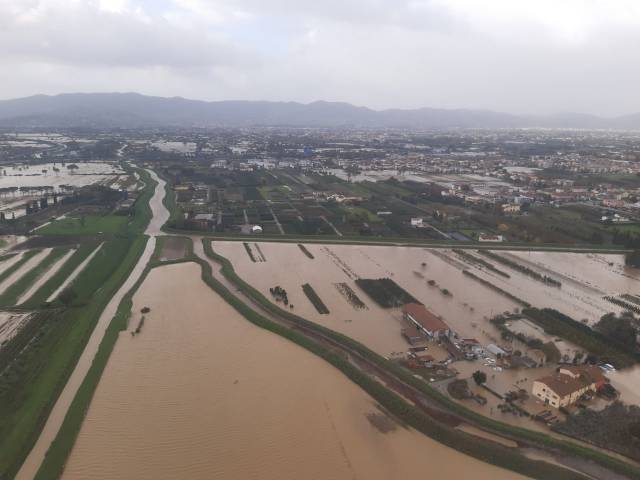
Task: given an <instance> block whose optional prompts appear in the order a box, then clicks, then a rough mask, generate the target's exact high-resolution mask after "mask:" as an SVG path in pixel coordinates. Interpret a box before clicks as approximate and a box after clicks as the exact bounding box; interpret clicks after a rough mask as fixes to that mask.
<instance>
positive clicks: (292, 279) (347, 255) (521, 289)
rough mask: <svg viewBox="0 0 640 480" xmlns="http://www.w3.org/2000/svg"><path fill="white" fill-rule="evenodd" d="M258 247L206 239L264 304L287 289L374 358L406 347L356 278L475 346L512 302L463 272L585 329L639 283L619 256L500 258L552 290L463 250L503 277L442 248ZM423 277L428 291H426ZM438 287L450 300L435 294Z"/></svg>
mask: <svg viewBox="0 0 640 480" xmlns="http://www.w3.org/2000/svg"><path fill="white" fill-rule="evenodd" d="M258 245H259V247H260V250H261V251H262V252H263V255H264V257H265V259H266V261H265V262H253V261H252V260H251V259H250V258H249V256H248V255H247V252H246V251H245V248H244V246H243V245H242V243H240V242H223V241H215V242H214V249H215V250H216V251H217V252H219V253H220V254H221V255H224V256H225V257H227V258H229V259H230V260H231V261H232V262H233V265H234V267H235V268H236V271H237V272H238V274H239V275H240V276H241V277H242V278H244V279H245V280H247V281H248V282H250V283H251V284H252V285H253V286H255V287H256V288H258V289H259V290H260V291H262V292H263V293H264V294H265V295H266V296H267V297H268V298H272V296H271V294H270V292H269V289H270V288H272V287H274V286H276V285H279V286H281V287H282V288H284V289H285V290H286V291H287V295H288V298H289V301H290V303H293V305H294V311H295V312H297V313H299V314H301V315H302V316H304V317H307V318H309V319H312V320H314V321H316V322H318V323H322V324H323V325H326V326H328V327H330V328H332V329H335V330H337V331H340V332H342V333H345V334H347V335H349V336H351V337H353V338H356V339H358V340H360V341H362V342H363V343H365V344H366V345H368V346H369V347H370V348H372V349H374V350H376V351H377V352H379V353H381V354H383V355H389V354H390V353H392V352H394V351H398V350H399V349H400V350H405V349H406V347H407V343H406V342H405V341H404V339H403V338H401V336H400V317H401V314H400V311H399V309H382V308H380V307H378V306H377V305H376V304H375V303H374V302H373V301H372V300H371V299H370V298H369V297H367V295H366V294H365V293H364V292H363V291H362V290H361V289H359V287H358V286H357V285H356V284H355V281H354V280H355V279H356V278H380V277H389V278H392V279H393V280H394V281H395V282H396V283H398V284H399V285H400V286H401V287H403V288H404V289H405V290H407V291H408V292H409V293H410V294H411V295H413V296H414V297H415V298H416V299H418V300H419V301H420V302H422V303H424V304H425V305H426V306H427V308H429V309H430V310H431V311H433V312H434V313H436V314H437V315H439V316H441V317H442V318H443V319H444V320H445V322H447V323H448V324H449V325H450V326H451V327H452V328H453V330H454V331H456V332H457V333H458V334H459V335H460V336H461V337H463V338H476V339H478V340H479V341H480V342H481V343H483V344H486V343H495V342H498V341H500V338H499V335H498V332H497V330H496V329H495V328H494V327H493V326H492V325H490V324H489V323H488V321H487V319H488V318H490V317H492V316H494V315H496V314H499V313H502V312H505V311H510V312H513V311H514V310H516V309H519V308H521V305H519V304H518V303H517V302H516V301H514V300H512V299H510V298H509V297H506V296H504V295H502V294H501V293H499V292H498V291H496V290H494V289H491V288H488V287H487V286H485V285H483V284H481V283H479V282H478V281H477V280H475V279H473V278H470V277H468V276H466V275H464V274H463V273H462V272H463V270H467V271H470V272H472V273H473V274H474V275H475V276H477V277H479V278H481V279H483V280H485V281H487V282H489V283H491V284H492V285H495V286H496V287H498V288H500V289H502V290H504V291H506V292H508V293H510V294H512V295H514V296H515V297H517V298H519V299H522V300H523V301H526V302H528V303H530V304H532V305H533V306H537V307H551V308H555V309H557V310H559V311H561V312H563V313H565V314H567V315H569V316H572V317H573V318H575V319H577V320H582V319H587V320H588V321H589V322H590V323H594V322H596V321H597V320H598V319H599V318H600V317H601V316H602V315H604V314H605V313H608V312H620V311H621V308H620V307H618V306H616V305H613V304H612V303H610V302H608V301H607V300H605V299H604V298H603V297H604V296H605V295H610V294H619V293H627V292H633V291H634V289H635V291H636V292H637V291H638V290H639V287H640V282H639V281H638V280H640V277H635V276H633V275H632V274H630V273H629V272H627V271H626V270H625V269H624V266H623V262H624V259H623V257H622V256H621V255H588V254H572V253H547V252H535V253H526V252H499V254H500V255H502V256H505V257H508V258H510V259H513V260H516V261H517V262H518V263H519V264H522V265H526V266H529V267H530V268H532V269H535V270H536V271H538V272H540V273H541V274H544V275H548V276H550V277H553V278H555V279H558V280H559V281H561V286H560V287H556V286H552V285H548V284H545V283H543V282H540V281H538V280H535V279H534V278H532V277H530V276H527V275H525V274H523V273H521V272H520V271H518V270H516V269H512V268H509V267H508V266H505V265H501V264H499V263H497V262H495V261H493V260H492V259H491V258H488V257H483V256H481V255H478V254H477V253H475V252H473V251H471V250H469V251H468V252H470V253H471V254H472V255H473V256H475V257H476V258H481V259H484V260H486V261H487V262H489V263H492V264H494V265H495V266H496V267H498V269H499V270H501V271H503V272H504V273H507V276H504V275H499V274H497V273H496V272H493V271H491V270H490V269H487V268H485V267H484V266H482V265H480V264H476V263H473V261H471V262H470V261H468V259H465V258H464V257H462V256H459V255H457V254H456V253H455V252H453V251H451V250H446V249H424V248H416V247H396V246H393V247H391V246H390V247H384V246H356V245H326V246H324V245H317V244H307V245H305V248H307V249H308V250H309V251H310V252H311V254H312V255H313V256H314V259H310V258H308V257H307V256H306V255H304V254H303V252H302V251H300V249H299V248H298V246H297V245H296V244H286V243H271V242H261V243H260V242H259V243H258ZM576 256H579V258H578V257H576ZM423 264H424V265H423ZM552 265H553V267H554V268H553V269H552V268H551V266H552ZM572 268H573V270H572ZM430 280H433V282H434V285H431V286H430V285H429V284H428V282H429V281H430ZM338 282H344V283H347V284H348V285H349V286H350V287H351V288H352V289H353V290H354V291H355V292H356V293H357V295H358V297H359V298H361V299H362V300H363V301H364V303H365V304H366V306H367V308H366V309H362V310H356V309H354V308H352V306H351V305H350V304H349V303H348V302H347V301H346V300H345V298H344V297H343V296H342V295H341V294H340V293H339V291H338V289H337V288H336V287H335V285H334V284H335V283H338ZM304 283H310V284H311V285H312V286H313V288H314V290H315V291H316V292H317V293H318V295H319V296H320V298H321V299H322V301H323V302H324V303H325V304H326V305H327V307H328V309H329V311H330V313H329V314H328V315H319V314H318V313H317V311H316V310H315V308H314V307H313V306H312V305H311V304H310V302H309V301H308V300H307V298H306V297H305V296H304V293H303V292H302V289H301V285H302V284H304ZM443 289H446V290H448V291H449V292H450V293H451V295H450V296H447V295H443V293H442V291H443ZM534 337H535V335H534ZM558 347H559V348H560V349H561V350H562V351H563V352H564V351H566V352H570V351H572V348H573V347H572V346H571V345H566V344H562V345H558Z"/></svg>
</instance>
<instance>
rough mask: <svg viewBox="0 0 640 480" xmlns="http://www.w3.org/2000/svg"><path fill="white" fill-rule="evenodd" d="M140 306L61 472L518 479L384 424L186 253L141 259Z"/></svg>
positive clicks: (354, 391)
mask: <svg viewBox="0 0 640 480" xmlns="http://www.w3.org/2000/svg"><path fill="white" fill-rule="evenodd" d="M294 246H295V245H294ZM176 278H179V279H180V281H179V282H176V281H175V280H176ZM145 306H147V307H149V308H150V309H151V311H150V313H148V314H146V315H145V322H144V325H143V327H142V329H141V332H140V333H139V334H137V335H135V336H133V335H131V334H130V333H129V332H123V333H122V334H121V336H120V338H119V339H118V342H117V344H116V346H115V349H114V351H113V353H112V355H111V358H110V359H109V363H108V365H107V367H106V370H105V372H104V374H103V377H102V379H101V381H100V384H99V386H98V388H97V390H96V393H95V396H94V398H93V401H92V403H91V406H90V408H89V411H88V413H87V416H86V418H85V421H84V424H83V426H82V429H81V431H80V434H79V436H78V439H77V441H76V445H75V447H74V449H73V451H72V453H71V456H70V458H69V460H68V463H67V466H66V470H65V472H64V475H63V478H65V479H112V478H136V479H154V480H155V479H159V480H162V479H172V480H173V479H175V478H189V479H211V478H221V479H222V478H224V479H245V478H260V479H289V478H291V479H293V478H296V479H297V478H305V479H306V478H314V479H343V478H372V479H389V478H410V477H412V476H415V475H420V476H424V475H428V476H429V477H430V478H446V477H451V478H468V477H470V476H473V477H474V478H478V479H481V480H482V479H489V478H490V479H505V480H506V479H513V478H518V476H517V475H514V474H512V473H511V472H507V471H504V470H501V469H498V468H495V467H492V466H489V465H486V464H483V463H481V462H478V461H475V460H473V459H471V458H469V457H466V456H464V455H462V454H460V453H458V452H456V451H454V450H452V449H449V448H446V447H444V446H442V445H440V444H438V443H436V442H434V441H432V440H430V439H428V438H427V437H424V436H422V435H421V434H418V433H417V432H415V431H413V430H410V429H406V428H404V427H402V426H400V425H398V424H397V423H395V421H394V420H393V419H391V418H389V417H388V416H387V415H385V414H384V413H383V412H381V411H380V410H379V409H378V408H377V406H376V405H375V403H374V402H373V401H372V400H371V399H370V397H368V396H367V395H366V394H365V393H363V392H362V391H361V390H360V389H359V388H358V387H356V386H355V385H354V384H352V383H351V382H350V381H348V380H347V379H346V378H345V377H344V376H343V375H342V374H341V373H340V372H339V371H337V370H335V369H334V368H333V367H331V366H329V365H328V364H326V363H325V362H324V361H322V360H321V359H319V358H317V357H315V356H313V355H312V354H310V353H308V352H307V351H305V350H303V349H301V348H299V347H297V346H296V345H294V344H292V343H290V342H288V341H286V340H284V339H282V338H281V337H278V336H276V335H274V334H271V333H269V332H267V331H265V330H262V329H259V328H258V327H255V326H254V325H252V324H251V323H249V322H247V321H246V320H245V319H244V318H242V317H240V316H239V314H237V313H236V312H235V310H233V309H232V308H231V307H230V306H229V305H228V304H226V303H225V302H224V301H223V300H222V299H221V298H220V297H219V296H217V295H216V294H215V293H214V292H213V291H211V290H210V289H209V288H208V287H207V286H206V285H205V284H204V283H203V282H202V281H201V279H200V267H199V266H197V265H196V264H177V265H172V266H166V267H161V268H157V269H155V270H153V271H152V272H151V273H150V274H149V277H148V278H147V280H146V281H145V282H144V283H143V285H142V286H141V288H140V290H139V291H138V292H137V293H136V295H135V297H134V309H133V311H134V312H139V311H140V309H141V308H142V307H145ZM139 320H140V314H139V313H135V314H134V316H133V318H132V321H131V325H130V329H131V330H132V329H135V328H136V327H137V325H138V324H139Z"/></svg>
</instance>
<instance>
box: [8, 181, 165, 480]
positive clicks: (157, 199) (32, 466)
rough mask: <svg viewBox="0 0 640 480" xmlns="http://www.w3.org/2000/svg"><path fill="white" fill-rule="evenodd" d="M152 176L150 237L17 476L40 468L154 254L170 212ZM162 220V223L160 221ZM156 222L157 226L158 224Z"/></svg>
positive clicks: (23, 478)
mask: <svg viewBox="0 0 640 480" xmlns="http://www.w3.org/2000/svg"><path fill="white" fill-rule="evenodd" d="M150 173H151V176H152V178H153V179H154V180H155V181H156V182H158V185H157V186H156V189H155V192H154V194H153V197H152V198H151V201H150V202H149V205H150V206H151V211H152V213H153V219H152V221H151V222H150V223H149V226H148V228H147V230H146V231H145V233H147V234H148V235H150V236H151V237H150V239H149V241H148V242H147V244H146V246H145V249H144V252H143V253H142V255H141V256H140V259H139V260H138V263H137V264H136V265H135V267H134V268H133V270H132V271H131V274H130V275H129V277H128V278H127V280H126V281H125V282H124V283H123V285H122V286H121V287H120V289H119V290H118V291H117V292H116V294H115V295H114V296H113V297H112V298H111V300H110V301H109V303H108V304H107V306H106V308H105V309H104V311H103V312H102V314H101V315H100V318H99V319H98V323H97V324H96V326H95V328H94V330H93V332H92V333H91V337H90V338H89V341H88V342H87V345H86V346H85V349H84V350H83V352H82V355H81V356H80V358H79V360H78V363H77V364H76V366H75V368H74V370H73V372H72V373H71V376H70V377H69V379H68V380H67V383H66V384H65V386H64V389H63V390H62V392H61V393H60V396H59V397H58V399H57V400H56V403H55V405H54V406H53V409H52V410H51V412H50V414H49V417H48V418H47V421H46V423H45V425H44V427H43V429H42V431H41V432H40V436H39V437H38V440H37V441H36V443H35V445H34V446H33V448H32V449H31V451H30V452H29V455H28V456H27V458H26V460H25V461H24V463H23V464H22V466H21V467H20V470H19V471H18V474H17V475H16V480H30V479H32V478H33V477H34V476H35V474H36V472H37V471H38V468H40V464H41V463H42V460H43V459H44V456H45V454H46V452H47V450H48V449H49V445H51V442H52V441H53V440H54V439H55V437H56V435H57V434H58V431H59V430H60V426H61V425H62V422H63V420H64V417H65V415H66V413H67V410H68V409H69V406H70V405H71V402H72V401H73V398H74V397H75V395H76V392H77V391H78V388H79V387H80V385H81V383H82V381H83V380H84V377H85V376H86V374H87V371H88V370H89V367H90V366H91V363H92V362H93V358H94V357H95V354H96V352H97V351H98V347H99V345H100V342H101V341H102V337H103V336H104V332H105V330H106V329H107V327H108V326H109V323H110V322H111V320H112V319H113V316H114V315H115V312H116V310H117V308H118V305H119V304H120V301H121V300H122V297H124V295H125V294H126V293H127V292H128V291H129V290H130V289H131V288H132V287H133V285H134V284H135V282H136V281H137V280H138V278H139V277H140V275H141V274H142V272H143V271H144V269H145V266H146V265H147V263H148V261H149V260H150V258H151V255H152V254H153V251H154V249H155V243H156V238H155V235H158V234H159V232H160V227H161V226H162V224H163V223H164V222H165V221H166V220H167V219H168V218H169V212H168V211H167V209H166V208H165V207H164V205H163V204H162V199H163V197H164V194H165V191H164V184H165V182H164V181H163V180H162V179H160V178H159V177H158V176H157V175H156V174H155V172H151V171H150ZM160 222H162V223H160ZM158 225H159V226H158Z"/></svg>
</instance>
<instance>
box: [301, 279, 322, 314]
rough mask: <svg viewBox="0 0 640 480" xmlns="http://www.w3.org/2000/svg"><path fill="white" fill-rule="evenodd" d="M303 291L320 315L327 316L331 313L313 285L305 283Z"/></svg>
mask: <svg viewBox="0 0 640 480" xmlns="http://www.w3.org/2000/svg"><path fill="white" fill-rule="evenodd" d="M302 291H303V292H304V294H305V295H306V296H307V298H308V299H309V301H310V302H311V303H312V304H313V306H314V307H316V310H317V311H318V313H319V314H321V315H327V314H328V313H329V309H328V308H327V306H326V305H325V304H324V302H323V301H322V299H321V298H320V296H319V295H318V294H317V293H316V291H315V290H314V289H313V287H312V286H311V285H309V284H308V283H305V284H304V285H302Z"/></svg>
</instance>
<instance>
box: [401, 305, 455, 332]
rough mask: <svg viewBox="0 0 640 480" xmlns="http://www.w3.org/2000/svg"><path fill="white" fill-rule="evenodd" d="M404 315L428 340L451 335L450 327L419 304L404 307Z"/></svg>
mask: <svg viewBox="0 0 640 480" xmlns="http://www.w3.org/2000/svg"><path fill="white" fill-rule="evenodd" d="M402 313H403V316H404V319H405V320H406V321H409V322H412V323H413V324H414V325H415V326H416V327H417V328H419V329H421V330H422V331H423V332H424V333H425V334H426V336H427V337H428V338H431V339H437V338H440V337H446V336H448V335H449V334H450V333H451V330H450V329H449V326H448V325H447V324H446V323H445V322H444V320H442V319H441V318H440V317H438V316H436V315H435V314H434V313H432V312H430V311H429V310H427V309H426V308H425V306H424V305H421V304H419V303H407V304H406V305H405V306H404V307H402Z"/></svg>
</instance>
